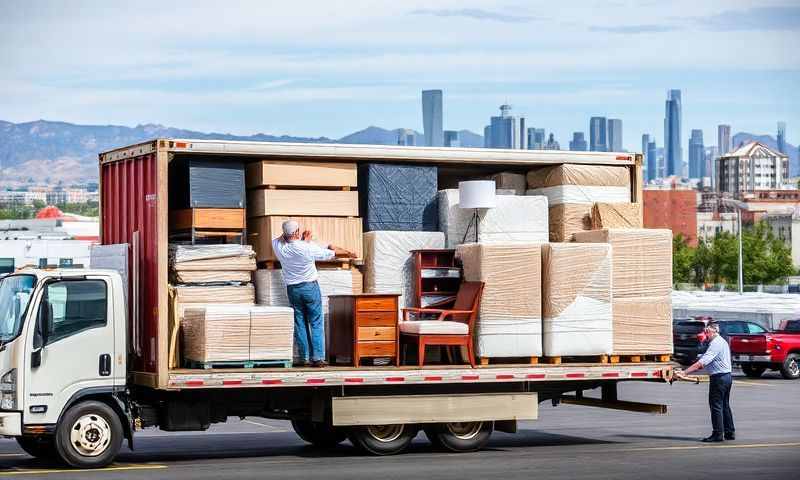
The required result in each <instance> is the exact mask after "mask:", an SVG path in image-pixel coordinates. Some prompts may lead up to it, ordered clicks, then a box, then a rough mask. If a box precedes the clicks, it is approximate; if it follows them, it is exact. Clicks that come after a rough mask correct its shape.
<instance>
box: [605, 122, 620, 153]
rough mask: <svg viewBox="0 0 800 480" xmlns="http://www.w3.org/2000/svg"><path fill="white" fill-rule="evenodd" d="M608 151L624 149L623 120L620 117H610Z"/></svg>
mask: <svg viewBox="0 0 800 480" xmlns="http://www.w3.org/2000/svg"><path fill="white" fill-rule="evenodd" d="M607 133H608V151H609V152H621V151H622V120H620V119H618V118H609V119H608V131H607Z"/></svg>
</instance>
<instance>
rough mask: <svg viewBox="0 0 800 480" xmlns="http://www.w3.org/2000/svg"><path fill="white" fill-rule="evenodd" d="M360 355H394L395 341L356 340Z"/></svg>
mask: <svg viewBox="0 0 800 480" xmlns="http://www.w3.org/2000/svg"><path fill="white" fill-rule="evenodd" d="M358 355H359V356H360V357H394V356H395V355H397V353H396V350H395V342H393V341H392V342H358Z"/></svg>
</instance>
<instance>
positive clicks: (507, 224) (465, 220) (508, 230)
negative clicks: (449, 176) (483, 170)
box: [439, 189, 549, 248]
mask: <svg viewBox="0 0 800 480" xmlns="http://www.w3.org/2000/svg"><path fill="white" fill-rule="evenodd" d="M495 199H496V204H497V206H496V207H495V208H490V209H485V210H481V211H479V218H480V220H479V224H478V225H479V227H478V231H479V237H478V242H480V243H509V242H515V243H544V242H547V241H548V237H549V232H548V223H547V219H548V213H547V206H548V205H547V198H546V197H543V196H517V195H497V196H496V197H495ZM472 214H473V210H472V209H462V208H460V207H459V205H458V190H455V189H451V190H439V230H441V231H442V232H444V234H445V238H446V241H447V248H455V247H456V246H458V245H459V244H461V243H462V240H463V239H464V233H465V232H466V231H467V227H468V226H469V223H470V221H471V220H472ZM474 241H475V227H474V226H473V227H471V228H470V231H469V235H468V236H467V239H466V242H474Z"/></svg>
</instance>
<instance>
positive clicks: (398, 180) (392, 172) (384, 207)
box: [358, 163, 439, 232]
mask: <svg viewBox="0 0 800 480" xmlns="http://www.w3.org/2000/svg"><path fill="white" fill-rule="evenodd" d="M358 176H359V179H358V185H359V186H358V188H359V193H360V195H359V196H360V197H361V215H362V217H363V218H364V231H365V232H369V231H373V230H399V231H425V232H433V231H436V230H437V228H438V225H439V219H438V215H439V211H438V209H437V207H436V191H437V190H438V188H437V185H438V183H437V176H438V169H437V168H436V167H432V166H418V165H391V164H384V163H368V164H362V165H360V166H359V168H358Z"/></svg>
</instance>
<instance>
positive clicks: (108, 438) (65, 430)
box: [55, 400, 123, 468]
mask: <svg viewBox="0 0 800 480" xmlns="http://www.w3.org/2000/svg"><path fill="white" fill-rule="evenodd" d="M122 437H123V431H122V423H121V422H120V419H119V417H118V416H117V414H116V412H114V410H113V409H112V408H111V407H109V406H108V405H106V404H105V403H103V402H98V401H93V400H92V401H87V402H82V403H79V404H77V405H75V406H73V407H71V408H70V409H69V410H67V412H66V413H65V414H64V416H63V418H62V419H61V422H60V423H59V425H58V428H57V429H56V435H55V447H56V451H57V452H58V456H59V457H61V459H62V460H63V461H64V462H65V463H67V464H68V465H70V466H72V467H76V468H101V467H105V466H106V465H108V464H109V463H111V462H113V461H114V458H115V457H116V456H117V453H119V450H120V447H121V446H122Z"/></svg>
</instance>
